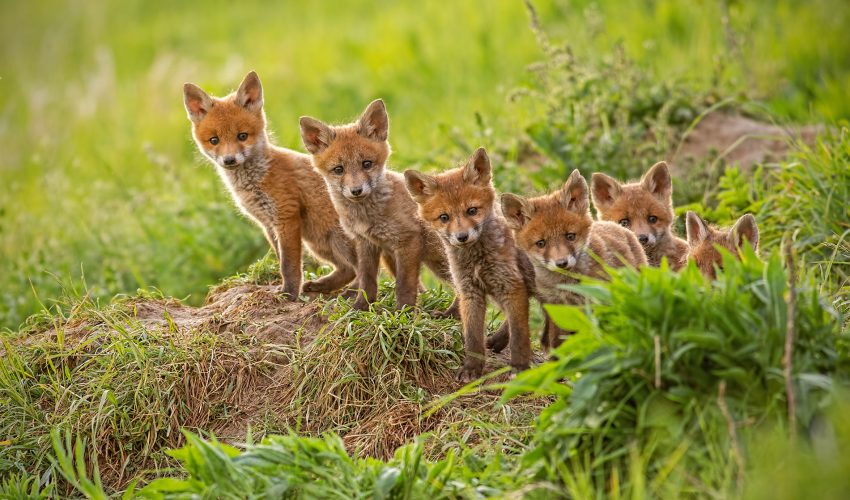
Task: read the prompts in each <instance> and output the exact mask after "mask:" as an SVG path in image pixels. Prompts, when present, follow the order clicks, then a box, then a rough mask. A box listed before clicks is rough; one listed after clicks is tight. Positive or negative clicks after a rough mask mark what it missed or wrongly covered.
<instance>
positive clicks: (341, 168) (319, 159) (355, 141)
mask: <svg viewBox="0 0 850 500" xmlns="http://www.w3.org/2000/svg"><path fill="white" fill-rule="evenodd" d="M388 136H389V116H388V115H387V110H386V107H385V106H384V102H383V101H382V100H380V99H378V100H376V101H373V102H372V103H371V104H369V106H368V107H367V108H366V110H365V111H364V112H363V114H362V115H361V116H360V118H359V119H358V120H357V121H355V122H354V123H350V124H347V125H340V126H331V125H326V124H325V123H322V122H321V121H319V120H317V119H315V118H310V117H302V118H301V137H302V139H303V141H304V145H305V147H306V148H307V150H308V151H310V153H312V155H313V156H312V163H313V167H314V169H315V171H316V172H318V173H319V174H320V175H321V176H322V177H323V178H324V180H325V183H326V184H327V187H328V190H329V191H330V195H331V200H332V201H333V204H334V206H335V207H336V209H337V211H338V212H339V215H340V220H341V221H342V226H343V228H344V229H345V231H346V232H347V233H348V235H349V236H350V237H351V238H353V239H354V241H355V242H356V246H357V256H358V269H357V275H358V281H359V283H358V286H359V288H360V289H361V290H362V292H363V293H361V294H360V296H358V298H357V300H356V301H355V303H354V306H355V307H356V308H358V309H366V308H368V306H369V303H370V302H371V301H373V300H374V299H375V297H376V295H377V291H378V282H377V277H378V267H379V260H380V255H381V252H383V253H384V254H385V255H386V256H389V258H390V260H391V261H392V263H393V266H392V267H394V268H395V272H396V299H397V305H398V306H399V307H401V306H405V305H406V306H415V305H416V298H417V294H418V292H419V271H420V268H421V266H422V263H424V264H425V265H426V266H427V267H428V268H429V269H431V270H432V271H433V272H434V274H436V275H437V276H438V277H439V278H441V279H443V280H446V281H450V280H451V275H450V272H449V265H448V261H447V260H446V254H445V251H444V250H443V246H442V244H441V243H440V240H439V237H438V236H437V234H436V233H435V232H434V231H433V230H432V229H431V228H430V227H429V226H428V225H427V224H425V222H424V221H423V220H422V219H421V218H419V216H418V215H417V212H416V203H415V202H414V201H413V199H412V198H411V197H410V194H408V192H407V190H406V189H405V185H404V178H403V177H402V175H401V174H399V173H397V172H393V171H391V170H388V169H387V166H386V164H387V159H388V158H389V156H390V153H391V149H390V144H389V141H388ZM455 311H456V306H454V307H453V308H452V309H450V310H449V311H447V313H446V314H454V313H455Z"/></svg>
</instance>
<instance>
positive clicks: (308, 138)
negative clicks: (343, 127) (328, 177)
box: [300, 116, 336, 155]
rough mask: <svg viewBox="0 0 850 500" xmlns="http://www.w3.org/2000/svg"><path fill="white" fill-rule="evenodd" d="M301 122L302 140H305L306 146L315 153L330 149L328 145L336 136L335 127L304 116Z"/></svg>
mask: <svg viewBox="0 0 850 500" xmlns="http://www.w3.org/2000/svg"><path fill="white" fill-rule="evenodd" d="M300 123H301V140H302V141H304V147H305V148H307V151H309V152H310V153H312V154H314V155H317V154H319V153H321V152H322V151H324V150H326V149H328V146H330V145H331V142H333V140H334V138H335V137H336V133H334V131H333V129H331V128H330V127H328V126H327V125H325V124H324V123H322V122H320V121H319V120H317V119H315V118H311V117H309V116H302V117H301V120H300Z"/></svg>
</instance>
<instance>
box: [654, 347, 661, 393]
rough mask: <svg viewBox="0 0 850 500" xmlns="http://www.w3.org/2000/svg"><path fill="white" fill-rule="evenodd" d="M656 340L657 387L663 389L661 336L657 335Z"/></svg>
mask: <svg viewBox="0 0 850 500" xmlns="http://www.w3.org/2000/svg"><path fill="white" fill-rule="evenodd" d="M653 341H654V342H655V388H656V389H661V337H659V336H658V335H656V336H655V337H654V338H653Z"/></svg>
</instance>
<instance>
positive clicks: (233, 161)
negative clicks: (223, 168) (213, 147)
mask: <svg viewBox="0 0 850 500" xmlns="http://www.w3.org/2000/svg"><path fill="white" fill-rule="evenodd" d="M224 164H225V165H236V157H235V156H226V157H225V158H224Z"/></svg>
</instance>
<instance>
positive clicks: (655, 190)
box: [640, 161, 673, 200]
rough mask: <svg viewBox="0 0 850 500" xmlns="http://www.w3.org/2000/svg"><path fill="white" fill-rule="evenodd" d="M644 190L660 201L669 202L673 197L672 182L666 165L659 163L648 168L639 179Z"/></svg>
mask: <svg viewBox="0 0 850 500" xmlns="http://www.w3.org/2000/svg"><path fill="white" fill-rule="evenodd" d="M640 182H641V184H642V185H643V187H644V189H646V190H647V191H649V192H650V193H652V194H653V195H655V197H656V198H658V199H660V200H669V199H670V197H671V196H672V195H673V180H672V179H671V178H670V169H669V168H667V163H665V162H663V161H660V162H658V163H656V164H655V165H653V166H652V167H650V169H649V170H647V172H646V174H644V176H643V179H641V181H640Z"/></svg>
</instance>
